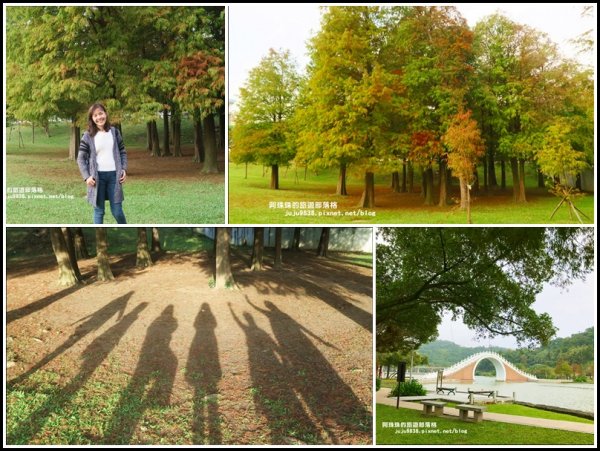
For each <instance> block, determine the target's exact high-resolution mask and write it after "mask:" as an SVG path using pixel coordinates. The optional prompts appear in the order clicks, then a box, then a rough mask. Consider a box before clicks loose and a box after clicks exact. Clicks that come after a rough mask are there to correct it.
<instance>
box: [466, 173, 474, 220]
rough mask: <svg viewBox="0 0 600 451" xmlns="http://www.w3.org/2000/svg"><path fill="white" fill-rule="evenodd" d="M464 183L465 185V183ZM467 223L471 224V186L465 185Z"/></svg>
mask: <svg viewBox="0 0 600 451" xmlns="http://www.w3.org/2000/svg"><path fill="white" fill-rule="evenodd" d="M465 185H467V184H466V183H465ZM466 191H467V224H473V221H471V188H469V185H467V189H466Z"/></svg>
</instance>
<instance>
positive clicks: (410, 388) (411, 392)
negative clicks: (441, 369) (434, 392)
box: [390, 379, 427, 396]
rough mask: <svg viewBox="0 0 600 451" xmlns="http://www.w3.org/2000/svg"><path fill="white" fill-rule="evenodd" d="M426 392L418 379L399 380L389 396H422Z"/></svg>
mask: <svg viewBox="0 0 600 451" xmlns="http://www.w3.org/2000/svg"><path fill="white" fill-rule="evenodd" d="M426 394H427V390H425V389H424V388H423V386H422V385H421V384H420V383H419V381H417V380H415V379H413V380H411V381H408V382H400V383H399V384H398V385H396V388H394V389H393V390H392V393H390V396H423V395H426Z"/></svg>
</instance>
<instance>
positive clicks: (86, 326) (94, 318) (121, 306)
mask: <svg viewBox="0 0 600 451" xmlns="http://www.w3.org/2000/svg"><path fill="white" fill-rule="evenodd" d="M133 293H134V292H133V291H130V292H129V293H127V294H124V295H123V296H119V297H118V298H116V299H114V300H113V301H111V302H109V303H108V304H106V305H105V306H104V307H102V308H101V309H99V310H97V311H96V312H94V313H92V314H91V315H88V316H86V317H83V318H81V319H79V320H77V321H76V322H75V323H74V324H76V323H80V324H79V325H78V326H77V328H76V329H75V331H74V332H73V333H72V334H71V335H70V336H69V338H67V339H66V340H65V341H64V342H63V343H62V344H61V345H60V346H59V347H58V348H56V349H55V350H54V351H52V352H51V353H50V354H48V355H46V356H45V357H44V358H43V359H42V360H40V361H39V362H37V363H36V364H34V365H33V366H32V367H31V368H29V369H28V370H27V371H25V372H24V373H22V374H20V375H19V376H17V377H16V378H14V379H12V380H11V381H10V382H9V384H10V385H11V386H12V385H16V384H18V383H20V382H22V381H24V380H25V379H27V378H28V377H29V376H30V375H31V374H33V373H35V372H36V371H37V370H39V369H40V368H42V367H43V366H44V365H46V364H48V363H50V362H51V361H52V360H54V359H55V358H57V357H58V356H59V355H61V354H63V353H64V352H65V351H67V350H68V349H69V348H71V347H72V346H73V345H75V344H76V343H77V342H79V341H80V340H82V339H83V338H85V337H86V336H87V335H88V334H90V333H92V332H94V331H96V330H98V329H100V328H101V327H102V326H103V325H104V324H105V323H106V322H107V321H108V320H110V319H111V318H112V317H113V316H115V314H116V315H117V317H116V321H117V322H118V321H120V320H121V319H122V318H123V313H124V312H125V308H126V307H127V303H128V302H129V299H130V298H131V296H132V295H133Z"/></svg>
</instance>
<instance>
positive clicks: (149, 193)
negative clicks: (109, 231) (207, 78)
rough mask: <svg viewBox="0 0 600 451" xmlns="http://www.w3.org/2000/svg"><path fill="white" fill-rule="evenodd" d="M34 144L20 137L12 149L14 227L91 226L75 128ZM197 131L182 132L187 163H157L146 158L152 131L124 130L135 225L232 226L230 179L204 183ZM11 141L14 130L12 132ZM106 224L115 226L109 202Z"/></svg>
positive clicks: (128, 208)
mask: <svg viewBox="0 0 600 451" xmlns="http://www.w3.org/2000/svg"><path fill="white" fill-rule="evenodd" d="M50 130H51V136H50V137H49V138H48V137H46V136H45V135H44V134H43V133H42V132H41V130H39V129H38V132H37V134H36V137H35V143H34V142H32V139H31V133H30V132H31V130H30V129H28V131H27V133H25V132H23V137H24V145H25V148H19V146H18V143H17V138H16V132H15V130H13V131H12V134H11V135H12V136H11V139H10V140H9V141H8V143H7V149H6V187H7V193H6V222H7V223H8V224H67V223H69V224H91V223H92V214H93V212H92V207H91V205H89V204H88V203H87V200H86V197H85V196H86V185H85V183H84V182H83V181H82V179H81V176H80V173H79V169H78V167H77V163H76V162H75V161H72V160H69V159H68V158H67V156H68V142H69V136H68V131H69V130H68V124H66V123H61V124H55V125H51V128H50ZM190 130H191V125H190V123H189V121H184V125H182V135H183V136H182V143H183V144H182V145H183V146H184V156H183V157H167V158H152V157H150V156H149V154H148V153H147V151H146V150H145V146H146V144H145V126H144V125H143V124H139V125H131V126H128V125H127V124H124V127H123V133H124V137H125V145H126V148H127V152H128V158H129V178H128V180H127V182H126V183H125V185H124V187H123V191H124V194H125V200H124V202H123V210H124V212H125V216H126V218H127V222H128V223H130V224H222V223H224V221H225V212H224V210H225V189H224V183H223V175H222V174H221V175H220V176H215V175H204V174H202V173H201V172H200V165H199V164H198V163H193V162H192V161H191V154H192V153H193V148H192V147H191V146H192V144H190V142H191V141H190V136H189V135H190ZM6 132H7V133H9V130H6ZM104 221H105V223H106V224H115V220H114V218H113V217H112V215H111V213H110V208H109V205H108V202H107V204H106V214H105V217H104Z"/></svg>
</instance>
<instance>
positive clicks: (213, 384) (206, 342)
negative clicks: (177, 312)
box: [186, 302, 223, 445]
mask: <svg viewBox="0 0 600 451" xmlns="http://www.w3.org/2000/svg"><path fill="white" fill-rule="evenodd" d="M216 327H217V320H216V318H215V317H214V315H213V314H212V312H211V310H210V306H209V305H208V303H206V302H205V303H203V304H202V307H201V308H200V311H199V312H198V315H197V316H196V320H195V321H194V328H195V329H196V334H195V336H194V339H193V341H192V346H191V347H190V352H189V355H188V361H187V365H186V379H187V381H188V382H189V383H190V385H192V386H193V387H194V410H193V417H192V431H193V433H194V438H193V443H194V444H215V445H219V444H221V441H222V437H221V425H220V423H221V417H220V414H219V399H218V392H219V388H218V384H219V381H220V380H221V377H222V375H223V373H222V370H221V364H220V363H219V348H218V345H217V337H216V335H215V328H216Z"/></svg>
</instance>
